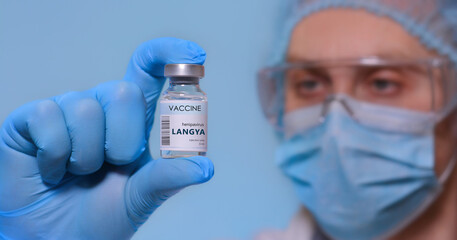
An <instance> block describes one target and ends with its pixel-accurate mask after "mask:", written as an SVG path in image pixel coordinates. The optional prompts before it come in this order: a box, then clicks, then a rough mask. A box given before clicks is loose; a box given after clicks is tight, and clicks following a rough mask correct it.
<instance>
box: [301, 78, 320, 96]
mask: <svg viewBox="0 0 457 240" xmlns="http://www.w3.org/2000/svg"><path fill="white" fill-rule="evenodd" d="M295 89H296V93H297V94H298V95H299V96H302V97H309V96H315V95H319V94H323V93H324V92H325V90H326V82H325V81H324V80H323V79H320V78H316V77H315V78H312V77H307V78H304V79H302V80H299V81H297V82H296V84H295Z"/></svg>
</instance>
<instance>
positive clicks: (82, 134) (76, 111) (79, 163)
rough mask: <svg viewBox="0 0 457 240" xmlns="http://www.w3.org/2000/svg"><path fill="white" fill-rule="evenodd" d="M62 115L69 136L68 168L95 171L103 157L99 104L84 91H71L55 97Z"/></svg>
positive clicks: (101, 118)
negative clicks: (69, 153)
mask: <svg viewBox="0 0 457 240" xmlns="http://www.w3.org/2000/svg"><path fill="white" fill-rule="evenodd" d="M55 101H56V102H57V104H59V106H60V108H61V109H62V112H63V114H64V116H65V121H66V124H67V129H68V133H69V136H70V139H71V149H72V151H71V156H70V160H69V162H68V167H67V169H68V171H69V172H71V173H73V174H77V175H83V174H90V173H93V172H95V171H97V170H98V169H99V168H100V167H101V166H102V164H103V160H104V154H105V153H104V152H105V151H104V150H105V147H104V143H105V119H104V113H103V109H102V107H101V106H100V104H99V103H98V102H97V101H96V100H95V99H93V98H91V97H89V96H87V94H85V93H82V92H81V93H80V92H71V93H67V94H64V95H61V96H57V97H55Z"/></svg>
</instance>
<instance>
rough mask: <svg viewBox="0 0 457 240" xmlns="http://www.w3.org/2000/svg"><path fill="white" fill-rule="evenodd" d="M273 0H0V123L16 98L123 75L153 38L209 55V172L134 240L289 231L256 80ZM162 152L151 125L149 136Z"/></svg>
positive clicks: (271, 31)
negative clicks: (188, 43)
mask: <svg viewBox="0 0 457 240" xmlns="http://www.w3.org/2000/svg"><path fill="white" fill-rule="evenodd" d="M279 2H280V0H268V1H265V0H250V1H246V0H231V1H214V0H194V1H189V0H167V1H158V0H156V1H146V0H143V1H89V0H84V1H57V0H44V1H8V0H0V81H1V85H0V121H3V120H4V119H5V118H6V117H7V115H8V114H9V113H10V112H11V111H13V110H14V109H15V108H17V107H19V106H20V105H22V104H24V103H26V102H29V101H32V100H35V99H41V98H47V97H50V96H53V95H57V94H62V93H65V92H67V91H72V90H85V89H88V88H92V87H94V86H95V85H97V84H99V83H101V82H105V81H109V80H115V79H121V78H122V77H123V74H124V71H125V69H126V66H127V63H128V61H129V58H130V55H131V54H132V52H133V51H134V50H135V48H136V47H137V46H138V45H139V44H141V43H142V42H143V41H147V40H149V39H152V38H157V37H165V36H171V37H178V38H183V39H187V40H192V41H194V42H196V43H198V44H199V45H200V46H202V47H203V48H204V49H205V50H206V52H207V62H206V64H205V66H206V77H205V78H204V79H203V80H202V83H201V85H202V88H203V90H204V91H206V92H207V94H208V98H209V107H210V110H209V153H208V155H209V157H210V158H211V159H212V160H213V162H214V164H215V176H214V178H213V179H212V180H211V181H210V182H208V183H206V184H203V185H200V186H193V187H190V188H188V189H185V190H184V191H182V192H181V193H179V194H177V195H176V196H174V197H173V198H171V199H170V200H168V201H167V202H165V203H164V205H163V206H162V207H160V208H159V209H158V210H157V211H156V212H155V213H154V214H153V215H152V217H151V218H150V219H149V220H148V221H147V222H146V223H145V224H144V226H143V227H141V228H140V229H139V231H138V232H137V234H136V235H135V236H134V239H136V240H140V239H157V240H160V239H171V240H173V239H250V238H252V236H254V235H255V234H256V233H258V232H259V231H261V230H262V229H266V228H267V229H269V228H285V227H286V226H287V225H288V222H289V219H290V218H291V217H292V216H293V215H294V213H295V212H296V211H297V209H298V201H297V200H296V199H295V196H294V193H293V190H292V188H291V186H290V185H289V183H288V182H287V180H286V179H285V178H284V177H283V176H282V175H281V173H280V171H279V170H278V169H277V168H276V166H275V164H274V150H275V146H276V142H275V137H274V133H273V131H272V129H271V128H270V126H269V125H268V124H267V122H266V121H265V120H264V119H263V116H262V114H261V111H260V106H259V104H258V100H257V91H256V82H255V76H256V72H257V70H258V69H259V68H260V67H262V66H263V65H264V64H265V63H267V62H268V58H269V56H270V55H271V54H270V53H271V49H272V48H273V47H274V39H275V26H276V25H277V18H278V17H279V16H280V11H279V10H278V9H279V5H280V4H279ZM150 142H151V143H150V144H151V150H152V151H153V156H155V157H157V156H158V153H159V151H158V149H159V147H158V143H159V141H158V129H157V126H155V127H154V128H153V132H152V134H151V141H150Z"/></svg>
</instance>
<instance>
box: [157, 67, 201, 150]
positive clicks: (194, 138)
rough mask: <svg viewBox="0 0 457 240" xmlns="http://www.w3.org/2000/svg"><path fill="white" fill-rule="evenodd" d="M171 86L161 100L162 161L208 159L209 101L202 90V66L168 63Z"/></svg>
mask: <svg viewBox="0 0 457 240" xmlns="http://www.w3.org/2000/svg"><path fill="white" fill-rule="evenodd" d="M164 75H165V77H168V79H169V83H170V85H169V87H168V89H166V90H165V91H164V92H163V93H162V97H161V98H160V103H159V105H160V106H159V108H160V155H161V156H162V158H178V157H190V156H205V155H206V151H207V134H208V131H207V130H208V128H207V121H208V114H207V109H208V102H207V98H206V93H205V92H203V91H202V90H201V89H200V85H199V82H200V78H203V77H204V75H205V70H204V67H203V66H202V65H197V64H167V65H165V71H164Z"/></svg>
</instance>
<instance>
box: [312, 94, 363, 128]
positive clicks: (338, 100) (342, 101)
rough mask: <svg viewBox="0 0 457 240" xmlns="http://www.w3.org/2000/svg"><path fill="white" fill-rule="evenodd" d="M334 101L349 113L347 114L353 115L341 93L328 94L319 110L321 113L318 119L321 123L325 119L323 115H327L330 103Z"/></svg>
mask: <svg viewBox="0 0 457 240" xmlns="http://www.w3.org/2000/svg"><path fill="white" fill-rule="evenodd" d="M334 102H336V103H337V104H340V105H341V106H343V108H344V110H346V112H347V113H348V114H349V116H351V117H354V112H353V111H352V109H351V108H350V107H349V105H348V103H347V101H346V100H345V99H344V97H343V95H341V94H337V95H330V96H328V97H327V98H326V99H325V101H324V104H323V106H322V111H321V114H320V117H319V121H320V122H321V123H323V122H324V121H325V117H326V116H327V113H328V111H329V108H330V106H331V105H332V103H334Z"/></svg>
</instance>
